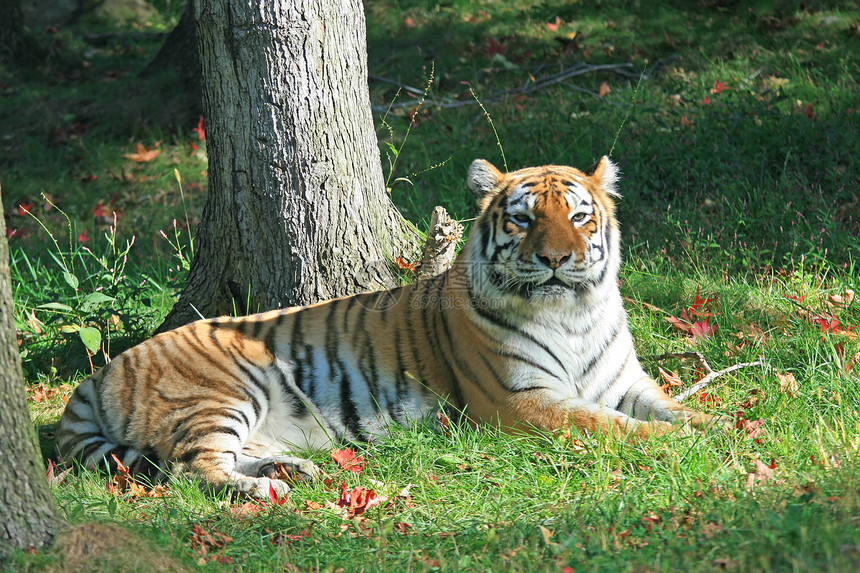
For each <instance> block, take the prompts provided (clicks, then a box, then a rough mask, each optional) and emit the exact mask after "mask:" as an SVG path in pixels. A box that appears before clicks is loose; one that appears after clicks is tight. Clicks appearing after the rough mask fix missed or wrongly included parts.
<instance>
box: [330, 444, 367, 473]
mask: <svg viewBox="0 0 860 573" xmlns="http://www.w3.org/2000/svg"><path fill="white" fill-rule="evenodd" d="M330 455H331V459H333V460H334V461H335V462H337V465H339V466H340V467H342V468H343V469H345V470H348V471H351V472H353V473H356V474H360V473H361V472H362V470H363V469H364V463H365V462H364V456H356V455H355V450H353V449H352V448H345V449H343V450H332V451H331V452H330Z"/></svg>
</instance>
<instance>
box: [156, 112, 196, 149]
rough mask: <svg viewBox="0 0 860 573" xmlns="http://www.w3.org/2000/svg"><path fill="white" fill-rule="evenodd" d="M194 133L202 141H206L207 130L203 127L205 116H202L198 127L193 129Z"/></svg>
mask: <svg viewBox="0 0 860 573" xmlns="http://www.w3.org/2000/svg"><path fill="white" fill-rule="evenodd" d="M191 131H193V132H194V133H196V134H197V139H199V140H200V141H206V131H205V130H204V129H203V116H202V115H201V116H200V119H199V120H198V122H197V127H195V128H194V129H192V130H191ZM159 143H160V142H159Z"/></svg>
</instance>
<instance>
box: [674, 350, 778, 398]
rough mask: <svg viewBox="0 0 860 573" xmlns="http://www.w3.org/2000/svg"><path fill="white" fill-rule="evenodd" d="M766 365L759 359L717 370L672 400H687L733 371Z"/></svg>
mask: <svg viewBox="0 0 860 573" xmlns="http://www.w3.org/2000/svg"><path fill="white" fill-rule="evenodd" d="M766 365H767V362H766V361H765V359H764V358H759V359H758V360H756V361H754V362H741V363H740V364H733V365H731V366H729V367H728V368H723V369H722V370H717V371H716V372H711V373H710V374H708V375H707V376H705V377H704V378H702V379H701V380H699V381H698V382H696V383H695V384H693V385H692V386H690V387H689V388H687V389H686V390H684V391H683V392H681V393H680V394H677V395H676V396H673V398H674V399H675V400H676V401H678V402H680V401H682V400H686V399H687V398H689V397H690V396H692V395H693V394H695V393H696V392H698V391H699V390H701V389H702V388H704V387H705V386H707V385H708V384H710V383H711V382H713V381H714V380H716V379H717V378H719V377H720V376H723V375H725V374H728V373H730V372H734V371H735V370H740V369H741V368H749V367H750V366H766Z"/></svg>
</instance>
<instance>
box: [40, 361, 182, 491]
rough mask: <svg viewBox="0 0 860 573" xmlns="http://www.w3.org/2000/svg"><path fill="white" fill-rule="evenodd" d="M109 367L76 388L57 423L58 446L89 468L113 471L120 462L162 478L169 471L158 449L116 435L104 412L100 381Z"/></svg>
mask: <svg viewBox="0 0 860 573" xmlns="http://www.w3.org/2000/svg"><path fill="white" fill-rule="evenodd" d="M107 370H109V368H103V369H102V370H100V371H99V372H96V373H95V374H94V375H92V376H90V377H89V378H87V379H86V380H84V381H83V382H81V384H80V385H79V386H78V387H77V388H76V389H75V391H74V392H73V393H72V396H71V398H69V403H68V404H67V405H66V410H65V411H64V412H63V417H62V418H61V419H60V422H59V424H58V425H57V431H56V438H57V449H58V451H59V454H60V459H61V460H62V461H63V463H65V464H67V465H71V464H72V463H74V462H78V463H80V464H81V465H82V466H84V467H87V468H97V467H103V468H106V469H107V470H108V471H109V472H111V473H116V472H117V471H118V470H119V471H122V470H121V469H120V464H122V466H123V467H124V468H127V470H128V471H129V472H130V473H131V474H132V475H135V476H141V477H146V478H148V479H150V480H151V481H158V480H160V479H162V478H163V477H164V476H165V474H166V468H167V466H166V463H165V462H164V461H162V460H160V459H158V456H157V455H156V454H155V452H144V451H141V450H139V449H137V448H135V447H133V446H131V445H128V444H122V443H120V441H119V440H117V439H115V438H114V437H112V435H111V434H112V432H111V431H110V429H109V428H108V426H107V424H106V423H105V420H104V418H103V416H102V415H101V412H102V408H101V400H100V397H99V393H98V388H99V385H100V383H101V381H102V378H104V375H105V373H106V371H107Z"/></svg>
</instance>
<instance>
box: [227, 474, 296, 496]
mask: <svg viewBox="0 0 860 573" xmlns="http://www.w3.org/2000/svg"><path fill="white" fill-rule="evenodd" d="M230 487H231V488H232V489H233V491H234V492H235V493H237V494H241V495H247V496H248V497H252V498H254V499H261V500H269V499H271V498H272V495H273V494H274V497H276V498H281V497H284V496H285V495H287V494H288V493H290V486H289V485H287V482H285V481H283V480H279V479H271V478H267V477H259V478H249V477H244V478H239V479H237V480H236V481H235V482H233V483H232V484H230Z"/></svg>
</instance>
